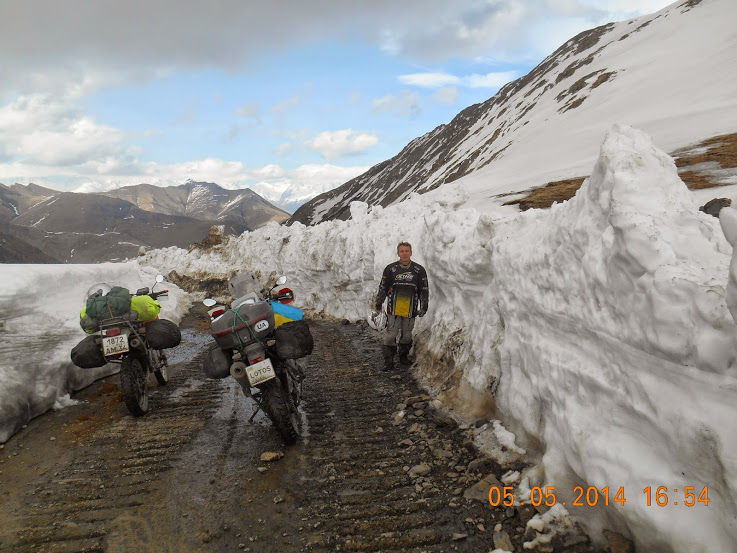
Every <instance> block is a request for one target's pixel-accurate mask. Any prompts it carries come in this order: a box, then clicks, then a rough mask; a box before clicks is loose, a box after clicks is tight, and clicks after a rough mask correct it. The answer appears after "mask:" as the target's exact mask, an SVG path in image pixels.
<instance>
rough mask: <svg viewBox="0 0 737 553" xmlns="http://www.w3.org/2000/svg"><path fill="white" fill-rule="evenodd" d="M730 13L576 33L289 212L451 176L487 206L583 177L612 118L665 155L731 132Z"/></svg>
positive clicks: (421, 186)
mask: <svg viewBox="0 0 737 553" xmlns="http://www.w3.org/2000/svg"><path fill="white" fill-rule="evenodd" d="M734 21H737V2H734V1H732V0H688V1H683V0H680V1H678V2H675V3H674V4H672V5H671V6H669V7H667V8H665V9H663V10H661V11H659V12H657V13H655V14H652V15H648V16H644V17H640V18H637V19H633V20H629V21H623V22H618V23H612V24H609V25H604V26H602V27H598V28H596V29H592V30H590V31H586V32H583V33H581V34H579V35H578V36H576V37H574V38H572V39H571V40H569V41H568V42H566V43H565V44H564V45H562V46H561V47H560V48H559V49H558V50H557V51H555V52H554V53H553V54H551V55H550V56H549V57H548V58H546V59H545V60H544V61H543V62H542V63H540V64H539V65H538V66H537V67H536V68H535V69H533V70H532V71H531V72H530V73H529V74H528V75H526V76H524V77H522V78H520V79H518V80H516V81H513V82H511V83H509V84H507V85H505V86H504V87H503V88H502V89H501V90H500V91H499V92H498V93H497V94H496V95H495V96H494V97H493V98H491V99H489V100H488V101H486V102H484V103H482V104H476V105H473V106H470V107H468V108H466V109H465V110H463V111H462V112H461V113H460V114H458V116H457V117H455V118H454V119H453V121H451V122H450V123H449V124H447V125H441V126H440V127H438V128H436V129H434V130H433V131H431V132H429V133H427V134H426V135H424V136H421V137H419V138H417V139H415V140H413V141H412V142H411V143H410V144H408V145H407V146H406V147H405V148H404V149H403V150H402V152H400V153H399V154H398V155H397V156H396V157H394V158H392V159H389V160H387V161H385V162H383V163H381V164H379V165H376V166H375V167H373V168H371V169H370V170H369V171H368V172H366V173H364V174H363V175H360V176H359V177H356V178H355V179H353V180H351V181H349V182H347V183H346V184H344V185H343V186H341V187H339V188H336V189H335V190H332V191H330V192H327V193H325V194H322V195H321V196H318V197H317V198H315V199H314V200H312V201H310V202H308V203H307V204H305V205H304V206H302V207H301V208H300V209H299V210H297V212H295V214H294V215H293V216H292V218H291V221H299V222H302V223H305V224H314V223H318V222H320V221H325V220H329V219H334V218H343V219H345V218H347V217H348V216H349V212H350V210H349V205H350V202H351V201H354V200H360V201H364V202H367V203H368V204H369V205H382V206H386V205H390V204H392V203H396V202H399V201H402V200H404V199H406V198H407V197H409V195H410V194H411V193H412V192H419V193H424V192H427V191H429V190H432V189H434V188H437V187H438V186H441V185H443V184H444V183H449V182H454V181H456V180H458V179H462V186H463V187H464V189H465V190H466V191H467V192H468V194H469V200H470V201H472V202H473V204H474V205H475V206H477V207H478V208H480V209H487V210H488V209H494V210H496V209H497V206H500V205H501V204H502V203H503V202H504V201H507V200H509V199H510V196H509V195H508V194H510V193H512V192H515V191H524V190H527V189H531V188H535V187H539V186H544V185H545V184H546V183H547V182H549V181H555V180H560V179H566V178H573V177H580V176H586V175H588V174H589V173H588V172H589V171H590V169H591V166H592V165H593V163H594V160H595V159H596V156H597V149H598V145H599V144H600V143H601V140H602V138H603V136H604V133H605V131H606V129H607V128H608V127H609V126H610V125H611V124H613V123H615V122H621V123H627V124H631V125H633V126H636V127H637V128H640V129H643V130H644V131H646V132H647V133H648V134H649V135H651V136H652V138H653V140H654V141H655V143H656V144H658V146H659V147H661V148H663V149H664V150H665V151H667V152H671V151H673V150H674V149H676V148H680V147H683V146H686V145H688V144H692V143H694V142H697V141H700V140H702V139H704V138H709V137H711V136H714V135H718V134H724V133H728V132H734V131H735V130H736V129H735V127H737V27H735V26H734ZM501 194H506V196H500V195H501ZM515 209H516V208H504V210H506V211H511V210H515Z"/></svg>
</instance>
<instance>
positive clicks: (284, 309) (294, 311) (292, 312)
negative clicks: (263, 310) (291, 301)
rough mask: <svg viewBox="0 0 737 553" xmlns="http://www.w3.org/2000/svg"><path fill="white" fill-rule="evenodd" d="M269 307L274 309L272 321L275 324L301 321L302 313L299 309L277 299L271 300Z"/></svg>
mask: <svg viewBox="0 0 737 553" xmlns="http://www.w3.org/2000/svg"><path fill="white" fill-rule="evenodd" d="M271 307H272V309H273V310H274V323H275V324H276V326H280V325H283V324H284V323H291V322H292V321H301V320H302V317H303V315H304V314H303V313H302V310H301V309H299V308H297V307H292V306H291V305H286V304H283V303H279V302H278V301H274V302H271Z"/></svg>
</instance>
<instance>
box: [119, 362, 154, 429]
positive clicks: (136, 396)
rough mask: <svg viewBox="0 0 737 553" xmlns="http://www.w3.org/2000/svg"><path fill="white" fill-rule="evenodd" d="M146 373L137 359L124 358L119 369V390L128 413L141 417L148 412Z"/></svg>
mask: <svg viewBox="0 0 737 553" xmlns="http://www.w3.org/2000/svg"><path fill="white" fill-rule="evenodd" d="M147 377H148V371H147V370H146V367H144V365H143V363H142V362H141V360H140V359H139V358H138V357H134V356H131V357H126V358H125V359H123V363H122V365H121V367H120V388H121V390H122V391H123V400H125V405H126V407H128V411H130V412H131V414H132V415H133V416H134V417H142V416H143V415H145V414H146V411H148V385H147V383H146V380H147Z"/></svg>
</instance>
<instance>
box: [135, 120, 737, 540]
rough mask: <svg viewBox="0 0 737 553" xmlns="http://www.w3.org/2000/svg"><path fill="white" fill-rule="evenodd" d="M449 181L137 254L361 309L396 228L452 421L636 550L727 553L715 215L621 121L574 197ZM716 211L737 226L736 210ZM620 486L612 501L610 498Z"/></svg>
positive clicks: (734, 529) (733, 457) (733, 441)
mask: <svg viewBox="0 0 737 553" xmlns="http://www.w3.org/2000/svg"><path fill="white" fill-rule="evenodd" d="M461 186H462V184H461V183H460V182H456V183H453V184H451V185H445V186H443V187H441V188H439V189H438V190H436V191H433V192H431V193H428V194H425V195H422V196H414V197H412V198H410V199H409V200H408V201H406V202H402V203H401V204H399V205H395V206H391V207H388V208H385V209H382V208H381V207H374V208H372V209H370V210H369V209H368V207H367V206H366V204H363V203H360V202H355V203H354V204H352V206H351V215H352V218H351V220H349V221H331V222H327V223H322V224H320V225H317V226H315V227H309V228H308V227H304V226H302V225H300V224H295V225H294V226H292V227H285V226H279V225H276V224H270V225H268V226H267V227H265V228H263V229H259V230H258V231H256V232H253V233H248V234H245V235H243V236H241V237H239V238H237V239H233V240H231V241H230V242H229V243H228V244H227V245H226V246H224V247H223V248H222V249H217V250H213V251H207V252H198V251H195V252H192V253H190V254H187V253H186V252H184V251H183V250H179V249H175V248H169V249H165V250H158V251H155V252H151V253H150V254H149V256H148V258H147V259H146V261H145V262H146V263H150V264H151V265H153V266H156V267H158V268H159V269H161V270H162V271H166V270H170V269H175V270H177V271H178V272H180V273H186V274H188V275H190V276H193V275H198V274H200V275H202V276H203V277H208V278H209V277H210V276H212V275H213V274H220V275H228V274H232V273H233V272H234V271H236V270H249V271H255V272H258V273H260V274H261V275H262V276H263V277H266V276H272V277H273V276H275V275H277V274H281V273H284V274H287V275H288V276H289V279H290V281H289V286H290V287H291V288H293V289H294V290H295V291H296V294H297V298H298V299H297V304H298V305H300V306H301V307H305V308H308V309H312V310H314V311H316V312H322V313H325V314H329V315H332V316H335V317H339V318H348V319H351V320H358V319H361V318H363V317H365V316H366V312H367V310H368V309H369V307H370V305H371V300H372V297H373V294H374V293H375V291H376V289H377V287H378V278H379V277H380V275H381V272H382V270H383V268H384V266H385V265H386V264H388V263H390V262H392V261H394V260H395V259H396V255H395V251H396V245H397V242H399V241H400V240H407V241H409V242H411V243H412V245H413V247H414V255H413V259H414V260H415V261H417V262H419V263H421V264H423V265H424V266H425V267H426V269H427V271H428V275H429V280H430V310H429V312H428V314H427V315H426V316H425V317H424V318H423V319H419V320H418V324H417V325H416V327H415V351H416V353H417V355H418V357H419V360H420V365H421V367H422V369H421V370H422V371H423V373H422V374H421V375H420V378H422V379H424V381H425V382H426V384H427V385H428V387H429V388H431V389H432V391H433V392H434V393H436V394H437V395H439V396H440V397H441V398H442V399H444V400H445V401H446V403H448V404H450V405H451V406H452V407H453V408H454V409H455V410H456V413H458V414H460V415H462V416H463V415H465V416H466V417H482V416H486V417H489V416H493V417H496V418H499V419H501V420H502V421H503V422H504V425H505V426H506V427H507V428H509V429H511V430H512V431H514V432H515V434H516V435H517V443H518V444H521V445H522V446H524V447H525V448H526V449H527V450H528V451H530V452H531V453H533V454H538V455H539V458H540V469H541V470H540V471H539V475H540V476H539V481H538V482H532V483H531V485H552V486H555V489H556V496H557V501H558V502H562V501H565V502H566V504H567V505H568V506H569V507H568V508H569V510H571V511H572V512H573V514H574V515H575V516H576V517H577V518H578V519H579V520H582V521H583V522H584V523H585V524H586V525H587V526H588V527H589V529H590V530H593V531H594V532H597V531H599V530H601V529H603V528H609V529H613V530H616V531H619V532H620V533H623V534H624V535H626V536H630V537H631V538H632V539H633V540H634V541H635V543H636V546H637V548H638V550H641V551H649V552H657V551H677V552H683V553H686V552H688V553H694V552H697V551H709V552H710V553H714V552H725V553H726V552H728V551H729V552H732V551H733V546H734V543H735V542H737V524H736V522H735V519H736V517H737V504H736V501H737V432H735V431H734V430H735V422H734V421H735V420H737V402H735V401H734V393H735V392H736V391H737V380H736V379H735V376H736V375H737V368H736V366H735V358H736V354H737V348H736V343H737V327H735V323H734V320H733V317H732V316H730V312H729V310H728V307H727V301H726V298H727V281H728V274H729V264H730V257H731V255H732V247H731V246H730V244H729V243H728V242H727V240H726V239H725V236H724V233H723V232H722V230H721V228H720V224H719V221H718V220H717V219H715V218H713V217H710V216H708V215H706V214H704V213H701V212H699V211H698V206H697V205H696V204H695V202H694V200H693V197H692V194H691V193H690V192H689V191H688V189H687V188H686V187H685V185H684V184H683V182H682V181H681V180H680V179H679V178H678V175H677V172H676V168H675V165H674V163H673V160H672V159H671V158H670V157H669V156H667V155H666V154H665V153H663V152H661V151H659V150H658V149H656V148H655V147H654V146H653V144H652V142H651V140H650V138H649V137H648V136H647V135H645V134H644V133H642V132H640V131H638V130H635V129H632V128H631V127H628V126H624V125H616V126H614V127H613V128H612V129H611V130H610V131H609V132H608V133H607V135H606V137H605V140H604V142H603V145H602V147H601V153H600V157H599V159H598V161H597V162H596V165H595V167H594V170H593V173H592V176H591V177H590V178H589V179H588V180H587V181H586V182H585V183H584V185H583V186H582V187H581V189H580V190H579V192H578V194H577V195H576V196H575V197H574V198H573V199H571V200H570V201H567V202H564V203H562V204H559V205H554V206H553V207H552V208H551V209H548V210H530V211H527V212H524V213H520V214H519V215H518V216H515V217H514V218H511V219H506V220H502V219H499V218H498V217H497V218H493V217H491V216H489V215H486V214H484V213H480V212H479V211H477V210H476V209H474V208H473V206H470V205H467V204H466V198H465V197H464V194H463V191H462V189H461ZM727 211H729V212H731V213H733V214H737V212H733V211H732V210H727ZM723 213H724V212H723ZM722 219H727V221H726V222H725V223H724V224H725V229H728V228H729V227H730V224H731V225H733V226H734V229H735V230H734V234H735V235H736V236H737V216H735V217H731V216H726V215H723V217H722ZM730 221H731V223H730ZM728 233H729V232H728ZM732 275H733V278H732V280H731V281H730V284H729V294H730V297H734V298H737V269H735V268H734V267H733V271H732ZM731 303H732V302H731ZM733 303H734V305H735V308H736V309H735V310H734V311H733V312H734V313H735V315H736V316H737V299H736V300H735V301H734V302H733ZM578 485H580V486H583V487H584V489H585V488H587V487H588V486H595V487H596V488H598V489H599V490H601V489H602V488H604V487H608V488H609V489H610V490H612V491H611V492H610V493H611V497H610V506H609V507H607V508H603V507H589V506H585V507H582V508H572V507H570V506H571V504H572V502H573V500H574V499H575V496H574V487H575V486H578ZM661 486H665V487H667V489H668V490H669V492H668V495H669V499H670V501H669V504H668V505H667V506H665V507H660V506H658V505H657V504H656V501H655V493H656V489H657V488H658V487H661ZM686 486H692V487H694V490H695V493H696V495H698V494H699V493H700V492H701V491H702V490H703V488H705V487H707V488H708V498H709V500H710V502H709V504H708V506H706V505H704V504H703V503H699V502H697V503H696V505H694V506H693V507H686V506H684V501H685V499H687V498H686V497H685V496H684V495H683V494H684V488H685V487H686ZM646 487H650V488H651V489H652V496H651V505H650V506H648V505H647V504H646V496H645V494H644V493H643V490H644V489H645V488H646ZM620 488H622V489H623V492H624V495H625V498H626V503H625V504H624V505H620V504H618V503H614V502H613V501H612V499H613V495H614V493H616V491H618V490H619V489H620ZM673 490H679V491H678V492H675V491H673ZM679 498H680V500H681V501H680V502H679V503H678V505H675V502H676V501H678V499H679ZM601 502H602V503H603V499H602V500H601Z"/></svg>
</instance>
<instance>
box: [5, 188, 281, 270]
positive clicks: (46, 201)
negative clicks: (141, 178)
mask: <svg viewBox="0 0 737 553" xmlns="http://www.w3.org/2000/svg"><path fill="white" fill-rule="evenodd" d="M288 217H289V214H288V213H286V212H285V211H283V210H281V209H279V208H277V207H275V206H273V205H271V204H270V203H269V202H267V201H266V200H264V199H263V198H262V197H261V196H259V195H258V194H256V193H254V192H252V191H250V190H239V191H232V190H225V189H223V188H221V187H220V186H218V185H216V184H213V183H205V182H194V181H189V182H187V183H186V184H183V185H181V186H174V187H166V188H162V187H156V186H151V185H148V184H140V185H137V186H127V187H125V188H120V189H117V190H112V191H110V192H105V193H100V194H78V193H73V192H59V191H56V190H51V189H48V188H44V187H42V186H38V185H35V184H30V185H28V186H23V185H20V184H14V185H12V186H5V185H3V184H0V262H3V263H49V262H58V263H96V262H101V261H119V260H123V259H126V258H133V257H136V256H137V255H138V252H139V248H141V247H144V248H163V247H168V246H179V247H185V248H186V247H187V246H189V245H190V244H193V243H195V242H198V241H200V240H202V239H204V238H205V237H206V236H207V234H208V231H209V229H210V227H212V226H214V225H223V226H224V227H225V234H240V233H242V232H243V231H246V230H254V229H257V228H259V227H261V226H263V225H265V224H267V223H269V222H270V221H277V222H283V221H285V220H286V219H287V218H288Z"/></svg>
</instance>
